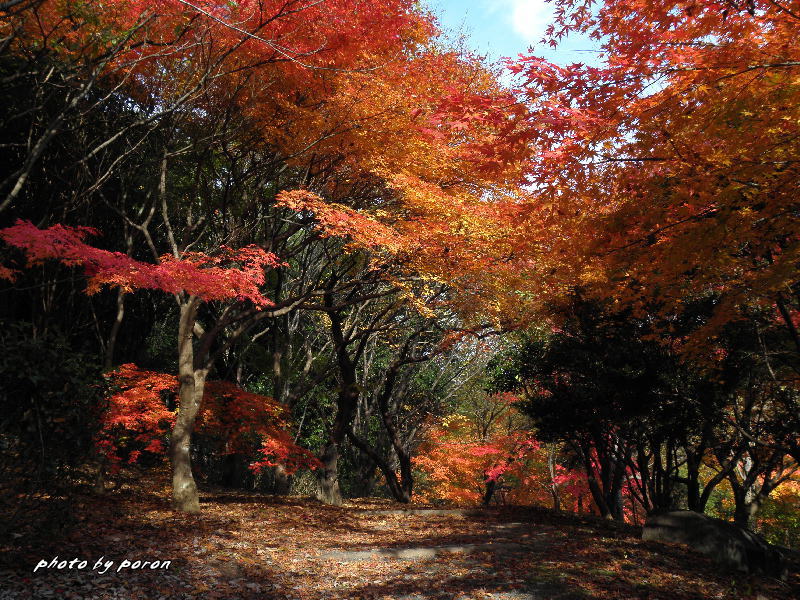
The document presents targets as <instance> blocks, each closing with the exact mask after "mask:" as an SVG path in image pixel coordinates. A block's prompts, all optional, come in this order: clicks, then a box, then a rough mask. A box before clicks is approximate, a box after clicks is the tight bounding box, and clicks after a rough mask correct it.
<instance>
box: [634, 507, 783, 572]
mask: <svg viewBox="0 0 800 600" xmlns="http://www.w3.org/2000/svg"><path fill="white" fill-rule="evenodd" d="M642 539H643V540H653V541H658V542H672V543H678V544H686V545H687V546H689V547H690V548H692V549H694V550H697V551H698V552H701V553H702V554H705V555H707V556H710V557H711V558H712V559H713V560H714V561H715V562H716V563H717V564H718V565H720V566H722V567H725V568H729V569H734V570H737V571H742V572H745V573H762V574H764V575H768V576H771V577H778V578H780V579H786V576H787V571H786V561H785V560H784V557H783V555H782V554H781V553H780V552H779V551H778V550H777V549H776V548H775V547H773V546H771V545H770V544H768V543H767V542H766V541H765V540H764V538H762V537H761V536H759V535H756V534H755V533H753V532H752V531H748V530H747V529H742V528H741V527H739V526H737V525H734V524H733V523H729V522H727V521H723V520H721V519H714V518H712V517H707V516H706V515H702V514H700V513H696V512H693V511H690V510H676V511H671V512H666V513H660V514H654V515H651V516H649V517H648V518H647V521H646V522H645V524H644V529H643V531H642Z"/></svg>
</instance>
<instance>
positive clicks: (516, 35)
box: [423, 0, 597, 64]
mask: <svg viewBox="0 0 800 600" xmlns="http://www.w3.org/2000/svg"><path fill="white" fill-rule="evenodd" d="M423 1H424V3H425V4H427V5H428V7H429V8H430V9H431V10H432V11H433V12H434V13H435V14H436V15H437V16H438V17H439V20H440V23H441V25H442V27H443V28H444V29H445V30H446V31H447V32H449V33H450V35H451V36H457V34H458V33H459V32H463V33H465V34H466V35H467V37H468V44H469V46H470V47H471V48H473V49H474V50H476V51H477V52H479V53H480V54H487V55H488V57H489V59H491V60H496V59H498V58H500V57H503V56H516V55H517V54H519V53H521V52H522V53H527V50H528V46H535V49H534V50H535V51H534V53H535V54H536V55H538V56H542V57H544V58H546V59H548V60H551V61H553V62H556V63H559V64H568V63H573V62H593V58H594V56H595V53H594V52H592V51H591V50H596V49H597V45H596V44H595V43H593V42H591V41H589V40H586V39H578V38H575V39H573V38H571V39H568V40H566V41H565V42H564V43H562V44H561V45H560V47H559V48H558V49H556V50H553V49H552V48H550V46H548V45H545V44H541V43H540V40H541V39H542V37H543V36H544V31H545V29H546V28H547V25H548V24H549V23H550V22H551V20H552V14H553V9H552V7H551V5H550V4H549V3H547V2H545V1H544V0H423ZM587 50H589V51H588V52H587Z"/></svg>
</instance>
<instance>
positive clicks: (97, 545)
mask: <svg viewBox="0 0 800 600" xmlns="http://www.w3.org/2000/svg"><path fill="white" fill-rule="evenodd" d="M202 507H203V511H202V513H201V514H200V515H194V516H187V515H178V514H175V513H173V512H172V511H171V510H169V503H168V500H167V496H166V495H165V494H164V493H163V491H161V490H156V491H152V492H144V491H141V492H139V493H136V494H134V493H127V494H125V493H123V494H120V495H117V496H113V497H109V498H105V499H97V498H94V497H89V496H87V497H85V498H79V499H76V511H75V515H74V516H73V519H71V520H69V521H68V520H66V519H65V523H69V524H71V528H69V529H65V531H64V532H62V533H58V532H52V533H51V534H50V535H46V536H41V535H40V536H36V535H34V533H32V532H28V531H26V530H25V529H24V528H23V529H21V530H20V532H19V533H18V536H19V537H17V538H15V543H16V546H17V548H12V547H11V546H10V545H8V544H7V543H6V542H5V541H0V544H4V545H3V546H2V547H0V550H2V552H0V561H2V562H0V600H6V599H8V600H12V599H13V600H17V599H28V598H30V599H34V600H44V599H49V598H55V599H58V600H64V599H76V600H92V599H97V600H136V599H142V600H166V599H173V598H175V599H181V600H186V599H192V598H202V599H208V600H215V599H224V600H229V599H230V600H239V599H243V600H246V599H253V600H255V599H259V600H264V599H267V600H268V599H281V600H333V599H339V600H344V599H347V600H356V599H366V598H369V599H373V600H377V599H381V600H395V599H405V600H433V599H442V600H445V599H446V600H453V599H459V600H466V599H488V598H494V599H500V600H546V599H559V600H567V599H577V598H582V599H584V600H586V599H589V598H596V599H606V600H618V599H623V598H642V599H645V598H646V599H648V600H656V599H663V600H688V599H690V598H691V599H697V598H748V600H754V599H755V598H756V594H757V593H762V594H763V596H764V597H765V598H768V599H769V600H788V599H790V598H793V597H800V593H798V589H800V587H798V580H797V578H796V577H795V578H794V579H793V581H792V582H790V585H785V586H784V585H781V584H778V583H775V582H770V581H767V580H755V579H748V580H742V579H741V578H739V577H738V576H735V575H731V574H727V573H726V574H720V575H714V568H713V566H712V565H711V563H710V562H709V561H707V560H706V559H705V558H703V557H701V556H699V555H694V554H691V553H688V552H687V551H685V550H683V549H680V548H668V547H665V548H662V547H656V546H654V545H652V544H648V543H644V542H641V541H640V540H638V539H637V538H636V531H635V530H633V529H630V528H618V527H613V526H611V525H608V524H604V523H597V522H593V521H590V520H589V521H587V520H585V519H578V518H574V517H566V516H559V515H554V514H552V513H549V512H547V511H535V510H525V509H520V510H507V511H488V512H487V511H472V510H457V511H453V510H445V509H438V508H430V509H423V510H414V511H408V510H402V509H397V508H396V505H392V504H391V503H388V502H385V501H369V502H354V503H351V504H350V505H348V506H346V507H341V508H337V507H329V506H323V505H320V504H318V503H316V502H314V501H310V500H307V499H300V498H276V497H264V496H259V495H256V494H230V493H219V492H217V493H215V494H206V495H205V496H204V502H203V505H202ZM55 556H58V557H59V560H64V559H66V560H71V559H73V558H80V559H83V560H86V561H87V566H86V567H85V568H84V569H79V568H64V569H58V568H49V567H48V568H40V569H38V570H37V572H36V573H34V572H33V569H34V568H35V567H36V565H37V564H38V562H39V561H40V560H43V559H44V560H47V561H50V560H51V559H52V558H53V557H55ZM101 557H103V559H104V560H105V561H112V563H113V565H112V567H111V568H109V569H108V570H107V571H106V572H100V570H99V569H93V565H94V564H95V563H96V561H97V560H98V559H100V558H101ZM126 560H127V561H129V562H130V563H133V562H135V561H136V560H140V561H144V560H148V561H151V562H152V561H170V565H169V568H168V569H151V568H145V569H142V568H139V569H134V568H130V567H128V568H124V569H122V570H118V568H119V567H120V566H121V565H122V564H123V563H124V561H126ZM792 586H795V587H794V589H793V588H792Z"/></svg>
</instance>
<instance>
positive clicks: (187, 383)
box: [170, 296, 208, 512]
mask: <svg viewBox="0 0 800 600" xmlns="http://www.w3.org/2000/svg"><path fill="white" fill-rule="evenodd" d="M198 306H199V299H198V298H196V297H194V296H190V297H189V298H188V299H186V300H184V301H182V302H181V306H180V309H181V317H180V325H179V327H178V378H179V381H180V389H179V393H178V401H179V409H178V415H177V418H176V419H175V426H174V427H173V429H172V436H171V438H170V460H171V462H172V500H173V506H174V508H175V509H177V510H180V511H183V512H199V511H200V496H199V494H198V491H197V484H196V483H195V480H194V476H193V475H192V461H191V441H192V431H193V430H194V423H195V419H196V418H197V414H198V413H199V412H200V407H201V404H202V401H203V391H204V388H205V381H206V375H207V373H208V370H207V369H204V368H200V369H198V368H195V357H194V346H193V343H194V339H193V337H194V324H195V320H196V317H197V308H198Z"/></svg>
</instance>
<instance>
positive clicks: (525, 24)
mask: <svg viewBox="0 0 800 600" xmlns="http://www.w3.org/2000/svg"><path fill="white" fill-rule="evenodd" d="M485 1H486V2H487V4H488V6H489V9H490V10H491V11H492V12H499V13H501V14H502V17H503V19H504V21H505V22H506V23H508V25H509V26H510V27H511V29H512V30H513V31H514V33H516V34H517V35H518V36H519V37H520V38H522V39H523V40H525V42H526V43H527V44H538V43H539V42H540V41H541V39H542V38H543V37H544V32H545V30H546V29H547V26H548V25H549V24H550V23H551V21H552V20H553V5H552V4H550V3H548V2H545V0H485Z"/></svg>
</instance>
